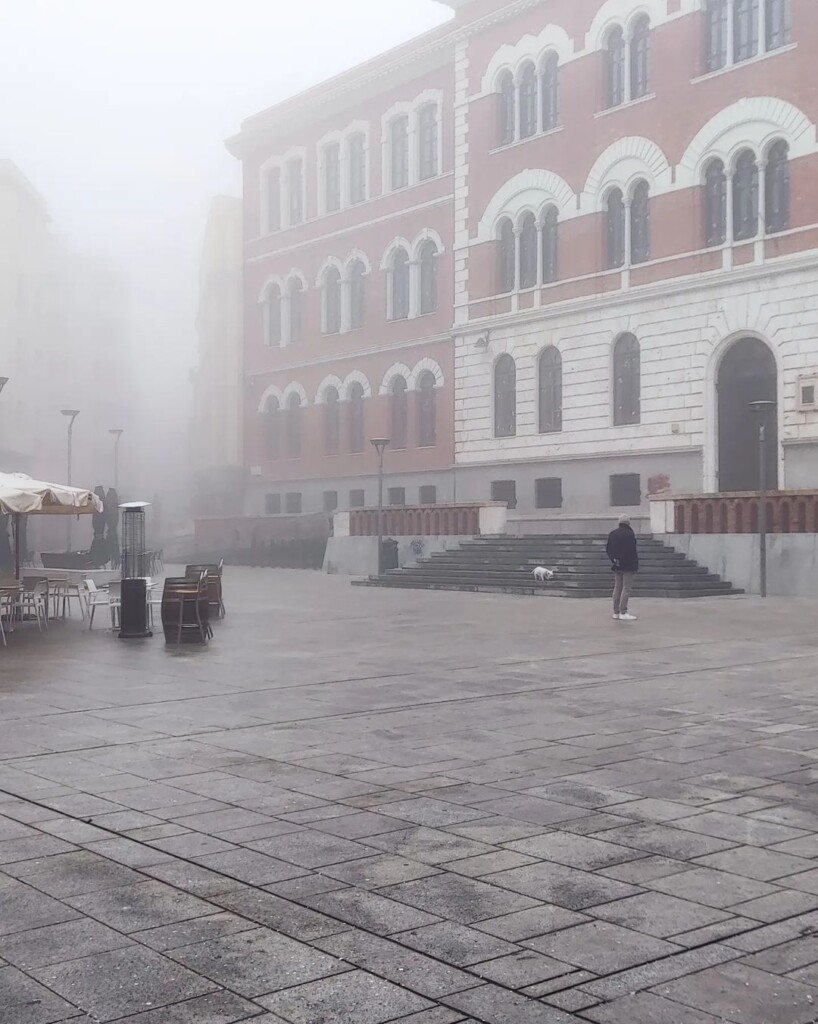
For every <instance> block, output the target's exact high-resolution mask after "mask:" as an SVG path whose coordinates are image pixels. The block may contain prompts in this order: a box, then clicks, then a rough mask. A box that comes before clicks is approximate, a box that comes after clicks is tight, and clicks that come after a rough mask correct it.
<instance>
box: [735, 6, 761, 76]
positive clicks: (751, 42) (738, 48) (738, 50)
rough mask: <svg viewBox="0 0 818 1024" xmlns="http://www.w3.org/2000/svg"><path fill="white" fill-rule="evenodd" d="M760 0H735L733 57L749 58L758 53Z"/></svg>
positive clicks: (737, 58)
mask: <svg viewBox="0 0 818 1024" xmlns="http://www.w3.org/2000/svg"><path fill="white" fill-rule="evenodd" d="M758 4H759V0H733V59H734V60H735V61H740V60H749V59H750V57H755V55H756V54H757V53H758Z"/></svg>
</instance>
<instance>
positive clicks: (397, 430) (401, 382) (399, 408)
mask: <svg viewBox="0 0 818 1024" xmlns="http://www.w3.org/2000/svg"><path fill="white" fill-rule="evenodd" d="M391 401H392V409H391V412H392V417H391V418H392V445H391V446H392V448H405V447H406V435H407V424H408V420H409V404H408V397H407V394H406V380H405V379H404V378H403V377H396V378H395V380H394V381H393V382H392V400H391Z"/></svg>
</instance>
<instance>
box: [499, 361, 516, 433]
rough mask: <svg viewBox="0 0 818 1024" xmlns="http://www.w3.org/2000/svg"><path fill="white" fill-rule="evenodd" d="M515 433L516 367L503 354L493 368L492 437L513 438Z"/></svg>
mask: <svg viewBox="0 0 818 1024" xmlns="http://www.w3.org/2000/svg"><path fill="white" fill-rule="evenodd" d="M516 433H517V366H516V364H515V362H514V360H513V359H512V358H511V356H510V355H508V354H507V353H504V354H503V355H501V356H500V358H499V359H498V360H497V363H496V364H495V367H494V436H495V437H514V436H515V434H516Z"/></svg>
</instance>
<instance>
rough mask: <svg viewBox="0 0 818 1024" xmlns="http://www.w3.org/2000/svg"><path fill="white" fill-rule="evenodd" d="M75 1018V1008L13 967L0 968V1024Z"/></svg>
mask: <svg viewBox="0 0 818 1024" xmlns="http://www.w3.org/2000/svg"><path fill="white" fill-rule="evenodd" d="M77 1016H78V1010H77V1008H76V1006H73V1005H72V1004H71V1003H69V1002H66V1001H65V1000H64V999H61V998H60V997H59V996H57V995H55V994H54V993H53V992H49V991H48V989H47V988H43V986H42V985H38V984H37V982H36V981H34V980H33V979H32V978H29V977H28V976H27V975H26V974H23V972H22V971H18V970H17V968H16V967H0V1020H2V1021H3V1024H55V1022H56V1021H64V1020H66V1019H67V1018H69V1017H74V1018H76V1017H77Z"/></svg>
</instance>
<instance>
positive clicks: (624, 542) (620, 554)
mask: <svg viewBox="0 0 818 1024" xmlns="http://www.w3.org/2000/svg"><path fill="white" fill-rule="evenodd" d="M605 550H606V551H607V553H608V558H610V560H611V565H612V567H613V570H614V572H639V554H638V552H637V550H636V534H635V533H634V532H633V530H632V529H631V528H630V526H628V525H627V524H626V523H623V524H622V525H621V526H618V527H617V528H616V529H615V530H614V531H613V532H612V533H611V534H610V536H609V537H608V545H607V547H606V548H605Z"/></svg>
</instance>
